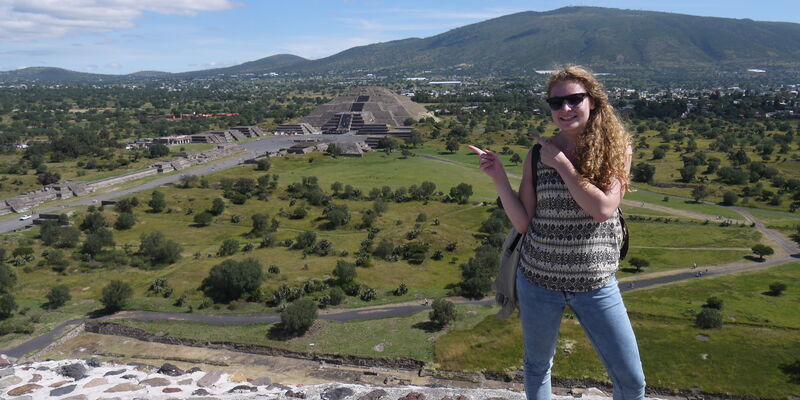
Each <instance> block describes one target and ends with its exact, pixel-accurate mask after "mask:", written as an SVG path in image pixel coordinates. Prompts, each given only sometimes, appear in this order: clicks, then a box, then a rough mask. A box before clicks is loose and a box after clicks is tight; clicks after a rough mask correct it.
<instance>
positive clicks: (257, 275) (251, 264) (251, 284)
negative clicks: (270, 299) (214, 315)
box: [200, 258, 264, 302]
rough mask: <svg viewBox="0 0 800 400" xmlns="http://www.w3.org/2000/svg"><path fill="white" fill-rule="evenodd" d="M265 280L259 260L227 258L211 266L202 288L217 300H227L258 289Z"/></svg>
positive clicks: (207, 294)
mask: <svg viewBox="0 0 800 400" xmlns="http://www.w3.org/2000/svg"><path fill="white" fill-rule="evenodd" d="M263 281H264V275H263V271H262V270H261V263H260V262H259V261H258V260H256V259H254V258H248V259H246V260H243V261H234V260H225V261H223V262H222V263H220V264H217V265H215V266H214V267H213V268H211V271H209V273H208V276H207V277H206V278H205V279H203V282H202V284H201V285H200V290H202V291H203V292H204V293H205V294H206V296H208V297H211V298H212V299H214V300H215V301H217V302H227V301H231V300H236V299H239V298H240V297H242V295H243V294H245V293H247V292H251V291H253V290H255V289H258V288H259V287H260V286H261V283H262V282H263Z"/></svg>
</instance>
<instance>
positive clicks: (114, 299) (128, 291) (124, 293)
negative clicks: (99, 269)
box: [100, 280, 133, 312]
mask: <svg viewBox="0 0 800 400" xmlns="http://www.w3.org/2000/svg"><path fill="white" fill-rule="evenodd" d="M131 296H133V289H132V288H131V285H129V284H128V283H126V282H122V281H117V280H114V281H111V282H109V284H108V285H106V286H105V287H104V288H103V294H102V297H101V298H100V301H101V302H102V303H103V305H104V306H105V307H106V310H107V311H109V312H115V311H119V310H121V309H122V308H124V307H125V305H126V304H127V303H128V300H130V298H131Z"/></svg>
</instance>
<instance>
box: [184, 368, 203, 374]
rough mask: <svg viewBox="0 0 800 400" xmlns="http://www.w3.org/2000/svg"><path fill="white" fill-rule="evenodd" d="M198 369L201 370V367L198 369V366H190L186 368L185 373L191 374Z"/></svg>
mask: <svg viewBox="0 0 800 400" xmlns="http://www.w3.org/2000/svg"><path fill="white" fill-rule="evenodd" d="M200 371H202V369H200V367H192V368H189V369H187V370H186V373H187V374H193V373H195V372H200Z"/></svg>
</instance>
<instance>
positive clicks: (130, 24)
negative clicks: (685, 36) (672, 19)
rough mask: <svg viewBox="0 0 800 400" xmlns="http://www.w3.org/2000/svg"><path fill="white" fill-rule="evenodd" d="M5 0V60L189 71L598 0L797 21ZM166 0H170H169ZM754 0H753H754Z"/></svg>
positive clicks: (795, 6)
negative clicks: (609, 10) (633, 12)
mask: <svg viewBox="0 0 800 400" xmlns="http://www.w3.org/2000/svg"><path fill="white" fill-rule="evenodd" d="M663 3H665V4H658V5H656V4H655V3H654V2H649V1H648V2H644V1H625V0H607V1H591V2H590V1H584V0H578V1H569V2H568V1H558V0H555V1H548V2H543V1H517V0H506V1H495V0H461V1H455V0H447V1H430V0H428V1H421V0H404V1H402V2H400V1H382V0H293V1H292V0H289V1H275V0H0V70H12V69H18V68H24V67H32V66H48V67H61V68H67V69H71V70H75V71H83V72H96V73H108V74H125V73H130V72H136V71H142V70H158V71H168V72H183V71H192V70H198V69H208V68H215V67H224V66H230V65H235V64H240V63H243V62H247V61H252V60H257V59H259V58H262V57H266V56H270V55H273V54H281V53H290V54H296V55H299V56H302V57H306V58H322V57H326V56H329V55H332V54H335V53H337V52H339V51H342V50H345V49H348V48H350V47H353V46H359V45H365V44H370V43H376V42H385V41H389V40H396V39H403V38H409V37H427V36H432V35H436V34H439V33H442V32H445V31H448V30H450V29H453V28H456V27H459V26H463V25H467V24H471V23H475V22H480V21H484V20H486V19H490V18H494V17H499V16H501V15H506V14H511V13H514V12H519V11H527V10H531V11H547V10H552V9H556V8H560V7H564V6H590V5H591V6H599V7H613V8H625V9H640V10H653V11H667V12H675V13H682V14H692V15H702V16H716V17H727V18H750V19H754V20H762V21H786V22H795V23H800V1H796V0H794V1H779V0H763V1H760V2H758V3H755V2H753V1H747V2H745V1H740V0H728V1H724V0H695V1H690V0H676V1H666V2H663ZM165 4H166V5H165ZM754 4H757V6H754Z"/></svg>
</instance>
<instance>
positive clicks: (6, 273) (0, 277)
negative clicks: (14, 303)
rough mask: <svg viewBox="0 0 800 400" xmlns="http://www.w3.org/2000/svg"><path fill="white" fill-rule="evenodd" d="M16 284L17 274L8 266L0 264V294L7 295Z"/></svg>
mask: <svg viewBox="0 0 800 400" xmlns="http://www.w3.org/2000/svg"><path fill="white" fill-rule="evenodd" d="M16 284H17V273H16V272H14V270H13V269H11V268H10V267H9V266H8V265H5V264H0V293H9V292H11V289H13V288H14V286H15V285H16Z"/></svg>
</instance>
